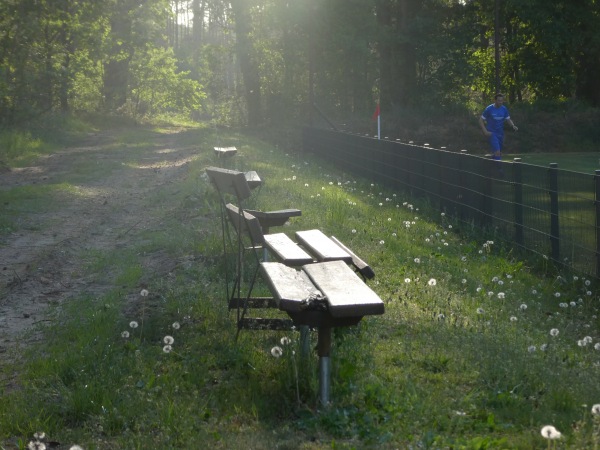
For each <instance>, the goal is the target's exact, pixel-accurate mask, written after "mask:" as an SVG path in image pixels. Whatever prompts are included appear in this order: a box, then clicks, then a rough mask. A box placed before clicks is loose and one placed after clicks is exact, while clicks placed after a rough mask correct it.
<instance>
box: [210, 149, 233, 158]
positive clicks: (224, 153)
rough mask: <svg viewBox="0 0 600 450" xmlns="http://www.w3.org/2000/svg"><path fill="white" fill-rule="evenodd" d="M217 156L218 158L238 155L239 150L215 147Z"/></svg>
mask: <svg viewBox="0 0 600 450" xmlns="http://www.w3.org/2000/svg"><path fill="white" fill-rule="evenodd" d="M214 150H215V155H217V157H219V158H221V157H225V156H233V155H235V154H236V153H237V148H235V147H214Z"/></svg>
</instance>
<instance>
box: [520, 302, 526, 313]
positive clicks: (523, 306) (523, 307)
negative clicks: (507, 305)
mask: <svg viewBox="0 0 600 450" xmlns="http://www.w3.org/2000/svg"><path fill="white" fill-rule="evenodd" d="M519 309H520V310H521V311H525V310H526V309H527V305H526V304H525V303H522V304H521V306H519Z"/></svg>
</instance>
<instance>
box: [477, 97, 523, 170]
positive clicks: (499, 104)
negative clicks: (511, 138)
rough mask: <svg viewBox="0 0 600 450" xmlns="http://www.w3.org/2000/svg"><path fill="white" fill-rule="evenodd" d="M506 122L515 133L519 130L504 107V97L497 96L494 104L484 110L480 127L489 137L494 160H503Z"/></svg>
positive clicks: (480, 119)
mask: <svg viewBox="0 0 600 450" xmlns="http://www.w3.org/2000/svg"><path fill="white" fill-rule="evenodd" d="M504 122H507V123H508V124H509V125H510V126H511V127H512V129H513V130H514V131H517V130H518V128H517V126H516V125H515V124H514V122H513V121H512V120H511V119H510V114H509V113H508V109H507V108H506V106H504V95H503V94H500V93H498V94H496V95H495V96H494V103H492V104H491V105H489V106H488V107H487V108H485V109H484V110H483V114H481V117H480V118H479V125H480V126H481V131H482V132H483V134H484V136H487V138H488V139H489V142H490V149H491V150H492V159H495V160H496V161H500V160H501V159H502V145H503V144H504Z"/></svg>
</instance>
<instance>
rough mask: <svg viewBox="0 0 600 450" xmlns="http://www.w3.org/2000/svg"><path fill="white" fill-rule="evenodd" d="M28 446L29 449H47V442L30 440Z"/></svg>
mask: <svg viewBox="0 0 600 450" xmlns="http://www.w3.org/2000/svg"><path fill="white" fill-rule="evenodd" d="M27 448H28V449H29V450H46V444H44V443H43V442H40V441H29V444H27Z"/></svg>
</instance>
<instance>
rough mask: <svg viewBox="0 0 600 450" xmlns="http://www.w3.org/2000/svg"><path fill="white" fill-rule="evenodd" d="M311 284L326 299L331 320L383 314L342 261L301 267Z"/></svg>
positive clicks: (380, 303) (372, 295)
mask: <svg viewBox="0 0 600 450" xmlns="http://www.w3.org/2000/svg"><path fill="white" fill-rule="evenodd" d="M302 269H303V271H304V272H306V273H307V274H308V277H309V278H310V280H311V281H312V283H313V284H314V285H315V286H316V287H317V288H318V289H319V290H320V291H321V292H323V294H324V295H325V296H326V297H327V302H328V304H329V313H330V314H331V316H332V317H352V316H366V315H374V314H383V313H384V309H385V308H384V304H383V301H382V300H381V298H379V296H378V295H377V294H376V293H375V292H374V291H373V290H372V289H371V288H370V287H369V286H367V285H366V284H365V283H364V282H363V281H362V280H361V279H360V278H359V277H358V275H356V273H354V272H353V271H352V269H350V268H349V267H348V266H347V265H346V263H344V262H343V261H331V262H325V263H317V264H308V265H305V266H303V267H302Z"/></svg>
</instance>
